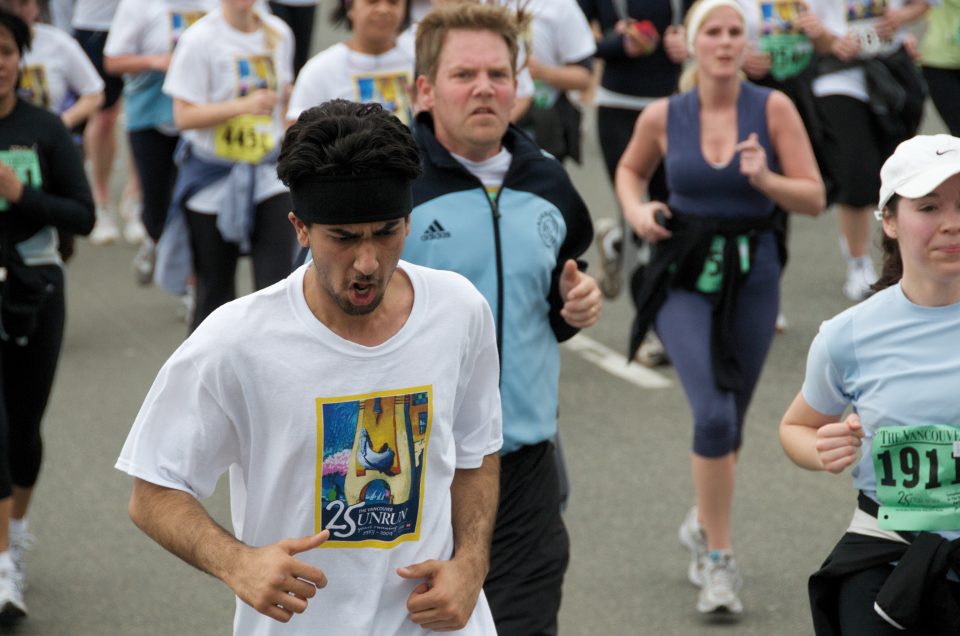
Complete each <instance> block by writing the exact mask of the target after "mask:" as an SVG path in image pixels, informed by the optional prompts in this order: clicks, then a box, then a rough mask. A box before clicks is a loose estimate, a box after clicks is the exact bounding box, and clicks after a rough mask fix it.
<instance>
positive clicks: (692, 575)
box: [678, 506, 707, 587]
mask: <svg viewBox="0 0 960 636" xmlns="http://www.w3.org/2000/svg"><path fill="white" fill-rule="evenodd" d="M678 535H679V536H680V544H681V545H683V547H685V548H686V549H687V550H690V567H688V568H687V578H688V579H690V582H691V583H693V584H694V585H696V586H697V587H701V586H702V585H703V576H702V574H701V569H702V567H703V558H704V557H705V556H706V555H707V535H706V533H705V532H704V531H703V528H702V527H700V521H699V520H698V519H697V507H696V506H694V507H692V508H690V510H689V511H688V512H687V516H686V517H684V519H683V523H681V524H680V530H679V532H678Z"/></svg>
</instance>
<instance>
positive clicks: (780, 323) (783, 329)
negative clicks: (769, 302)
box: [773, 311, 790, 333]
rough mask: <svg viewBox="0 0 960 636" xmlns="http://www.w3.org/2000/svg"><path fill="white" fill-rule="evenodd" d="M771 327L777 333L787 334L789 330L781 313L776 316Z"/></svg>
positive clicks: (787, 322) (788, 323)
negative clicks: (775, 320)
mask: <svg viewBox="0 0 960 636" xmlns="http://www.w3.org/2000/svg"><path fill="white" fill-rule="evenodd" d="M773 327H774V330H775V331H776V332H777V333H787V329H789V328H790V322H789V321H787V317H786V316H785V315H784V314H783V312H782V311H781V312H780V313H778V314H777V322H776V323H774V326H773Z"/></svg>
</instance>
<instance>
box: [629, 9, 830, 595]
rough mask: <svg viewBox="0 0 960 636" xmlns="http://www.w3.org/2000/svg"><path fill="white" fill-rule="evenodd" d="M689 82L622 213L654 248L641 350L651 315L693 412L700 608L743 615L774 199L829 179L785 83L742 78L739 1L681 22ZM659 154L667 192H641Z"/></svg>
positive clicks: (774, 265)
mask: <svg viewBox="0 0 960 636" xmlns="http://www.w3.org/2000/svg"><path fill="white" fill-rule="evenodd" d="M686 33H687V41H688V46H689V48H690V50H691V53H692V54H693V59H694V64H693V66H691V67H690V69H688V71H686V72H685V74H684V77H682V78H681V88H683V87H684V86H686V87H687V90H686V91H685V92H683V93H680V94H679V95H674V96H672V97H670V98H668V99H661V100H658V101H655V102H654V103H652V104H650V105H649V106H648V107H647V108H646V109H644V111H643V113H642V114H641V115H640V118H639V119H638V121H637V126H636V128H635V130H634V134H633V137H632V139H631V140H630V144H629V145H628V146H627V149H626V150H625V151H624V154H623V157H622V158H621V159H620V163H619V165H618V167H617V174H616V189H617V195H618V197H619V199H620V205H621V207H622V209H623V213H624V217H625V218H626V220H627V222H628V223H630V225H631V226H632V227H633V229H634V231H635V232H636V233H637V234H638V235H640V236H641V237H642V238H644V239H645V240H647V241H649V242H650V243H652V244H655V245H654V249H653V253H652V255H651V261H650V264H649V265H648V268H647V272H646V274H645V276H644V278H643V284H642V286H639V289H634V290H633V291H634V296H635V299H636V301H637V308H638V314H637V318H636V320H635V323H634V330H633V333H632V334H631V336H632V345H633V346H634V347H636V346H637V345H639V343H640V340H641V339H642V338H643V335H644V333H645V332H646V330H647V328H648V327H650V326H651V325H652V324H654V323H655V326H656V330H657V333H658V334H659V335H660V338H661V339H662V340H663V343H664V346H665V348H666V351H667V354H668V355H669V357H670V359H671V361H672V362H673V363H674V366H675V368H676V370H677V373H678V375H679V377H680V381H681V383H682V384H683V387H684V390H685V392H686V395H687V399H688V401H689V402H690V406H691V410H692V411H693V420H694V435H693V457H692V462H693V482H694V488H695V490H696V500H697V506H696V507H695V509H694V510H692V511H691V512H690V514H689V515H688V517H687V519H686V521H685V522H684V524H683V526H682V527H681V531H680V535H681V540H682V541H683V542H684V544H685V545H687V547H689V548H690V549H691V551H692V553H693V559H692V561H691V563H690V568H689V570H688V575H689V578H690V580H691V582H693V583H695V584H697V585H700V586H702V590H701V593H700V597H699V600H698V603H697V608H698V610H699V611H701V612H703V613H711V612H717V611H726V612H730V613H733V614H737V613H740V612H741V611H742V609H743V606H742V604H741V602H740V599H739V598H738V596H737V592H738V589H739V587H740V585H741V579H740V574H739V572H738V570H737V567H736V562H735V560H734V558H733V552H732V538H731V531H730V527H731V510H732V504H733V491H734V478H735V468H736V462H737V456H738V452H739V449H740V445H741V440H742V435H741V433H742V428H743V422H744V417H745V414H746V409H747V406H748V405H749V402H750V398H751V396H752V394H753V390H754V388H755V387H756V383H757V380H758V379H759V377H760V370H761V368H762V366H763V361H764V359H765V358H766V355H767V351H768V349H769V347H770V342H771V340H772V338H773V333H774V323H775V321H776V316H777V309H778V305H779V293H780V283H779V278H780V261H779V256H778V252H777V245H776V238H775V236H774V225H773V221H774V216H773V213H774V206H775V205H779V206H780V207H781V208H783V209H785V210H790V211H794V212H799V213H802V214H809V215H816V214H818V213H819V212H820V210H821V209H822V208H823V204H824V189H823V182H822V181H821V179H820V173H819V172H818V170H817V166H816V161H815V159H814V156H813V150H812V149H811V147H810V141H809V140H808V139H807V136H806V132H805V131H804V128H803V124H802V123H801V120H800V116H799V114H797V110H796V108H795V107H794V105H793V103H792V102H791V101H790V99H789V98H787V97H786V96H785V95H784V94H783V93H779V92H777V91H772V90H770V89H766V88H760V87H758V86H755V85H753V84H750V83H749V82H746V81H744V80H743V76H742V73H741V65H742V63H743V60H744V57H745V55H746V50H747V43H746V37H745V29H744V18H743V12H742V10H741V8H740V5H739V4H738V3H737V2H735V1H734V0H702V1H701V2H698V3H697V4H695V5H694V6H693V7H692V8H691V10H690V12H689V14H688V18H687V28H686ZM661 161H662V162H664V164H665V165H666V168H667V186H668V190H669V192H670V195H669V197H668V199H667V201H665V202H664V201H649V202H646V203H645V202H644V195H645V193H646V191H647V188H648V183H649V181H650V178H651V176H652V175H653V173H654V171H655V170H656V168H657V166H658V165H659V164H660V163H661Z"/></svg>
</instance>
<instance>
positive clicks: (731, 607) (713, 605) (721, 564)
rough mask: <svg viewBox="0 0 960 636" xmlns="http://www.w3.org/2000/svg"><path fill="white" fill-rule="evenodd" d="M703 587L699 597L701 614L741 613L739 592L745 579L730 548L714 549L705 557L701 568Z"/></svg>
mask: <svg viewBox="0 0 960 636" xmlns="http://www.w3.org/2000/svg"><path fill="white" fill-rule="evenodd" d="M701 574H702V576H703V587H702V588H701V589H700V596H699V598H698V599H697V611H698V612H700V613H701V614H713V613H724V614H740V613H741V612H743V603H741V602H740V597H739V596H737V593H738V592H739V591H740V588H741V587H743V579H742V578H741V577H740V571H739V570H738V569H737V561H736V559H734V558H733V553H732V552H730V550H713V551H711V552H710V553H709V554H707V555H706V556H704V557H703V566H702V570H701Z"/></svg>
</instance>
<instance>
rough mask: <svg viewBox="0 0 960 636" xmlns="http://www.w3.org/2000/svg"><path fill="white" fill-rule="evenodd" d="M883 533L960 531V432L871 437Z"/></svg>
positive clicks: (892, 430)
mask: <svg viewBox="0 0 960 636" xmlns="http://www.w3.org/2000/svg"><path fill="white" fill-rule="evenodd" d="M873 467H874V470H875V471H876V475H877V499H879V501H880V510H879V513H878V514H877V521H878V524H879V526H880V527H881V528H883V529H884V530H910V531H924V530H927V531H930V530H960V429H958V428H954V427H952V426H943V425H939V424H930V425H924V426H904V427H887V428H881V429H879V430H878V431H877V433H876V435H875V436H874V438H873Z"/></svg>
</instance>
